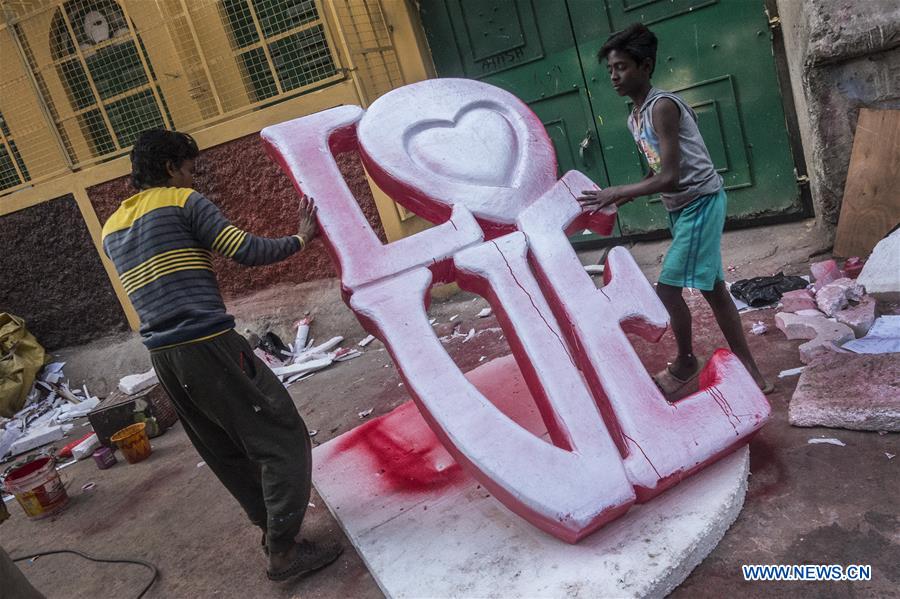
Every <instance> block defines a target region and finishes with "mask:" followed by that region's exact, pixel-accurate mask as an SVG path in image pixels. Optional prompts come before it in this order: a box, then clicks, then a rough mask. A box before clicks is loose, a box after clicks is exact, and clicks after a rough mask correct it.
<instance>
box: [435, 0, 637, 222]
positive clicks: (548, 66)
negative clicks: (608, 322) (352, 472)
mask: <svg viewBox="0 0 900 599" xmlns="http://www.w3.org/2000/svg"><path fill="white" fill-rule="evenodd" d="M536 9H537V10H536ZM420 11H421V15H422V21H423V24H424V26H425V32H426V35H427V37H428V40H429V43H430V45H431V51H432V56H433V58H434V62H435V65H436V67H437V71H438V74H439V75H440V76H442V77H466V78H469V79H478V80H481V81H485V82H487V83H491V84H492V85H496V86H498V87H501V88H503V89H505V90H507V91H510V92H512V93H513V94H515V95H516V96H518V97H519V98H521V99H522V100H523V101H524V102H525V103H527V104H528V106H529V107H530V108H531V109H532V110H533V111H534V112H535V114H537V115H538V117H539V118H540V119H541V121H542V122H543V123H544V126H545V127H546V129H547V133H548V134H549V135H550V139H551V140H553V145H554V146H555V148H556V155H557V160H558V162H559V174H562V173H564V172H566V171H568V170H572V169H575V170H579V171H581V172H583V173H584V174H585V175H587V176H588V177H590V178H591V179H592V180H593V181H595V182H596V183H597V184H598V185H601V186H606V185H608V184H609V181H608V179H607V176H606V167H605V165H604V162H603V155H602V153H601V152H600V150H599V146H598V143H597V140H598V135H599V132H598V130H597V127H596V124H595V122H594V117H593V111H592V109H591V103H590V101H589V99H588V90H587V86H586V84H585V79H584V73H583V71H582V65H581V60H580V58H579V56H578V52H577V51H576V48H575V38H574V36H573V32H572V26H571V24H570V22H569V13H568V10H567V8H566V5H565V3H564V2H544V1H540V0H537V1H535V2H532V0H493V1H485V0H425V1H423V2H422V3H421V8H420ZM614 235H615V236H619V235H620V232H619V231H618V228H617V229H616V231H615V232H614ZM583 237H584V238H585V239H588V238H595V237H596V236H594V235H592V234H589V235H584V236H583Z"/></svg>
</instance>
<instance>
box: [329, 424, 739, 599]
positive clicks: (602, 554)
mask: <svg viewBox="0 0 900 599" xmlns="http://www.w3.org/2000/svg"><path fill="white" fill-rule="evenodd" d="M402 409H403V407H401V408H398V410H402ZM357 430H358V429H357ZM353 434H354V431H350V432H349V433H347V434H346V435H343V436H342V437H338V438H336V439H333V440H332V441H330V442H328V443H326V444H324V445H322V446H320V447H318V448H316V450H315V451H314V452H313V462H314V464H315V465H316V467H315V470H314V474H313V481H314V484H315V486H316V489H317V490H318V492H319V494H320V495H321V496H322V498H323V499H324V501H325V502H326V504H327V505H328V507H329V509H330V510H331V512H332V513H333V514H334V516H335V517H336V518H337V520H338V521H339V522H340V525H341V526H342V527H343V529H344V531H345V532H346V534H347V536H348V537H349V538H350V541H351V542H352V543H353V545H354V547H356V549H357V551H358V552H359V554H360V555H361V556H362V558H363V560H364V561H365V563H366V565H367V566H368V568H369V570H370V572H371V573H372V575H373V577H374V578H375V580H376V581H377V583H378V585H379V586H380V587H381V590H382V591H383V592H384V594H385V595H387V596H388V597H411V598H412V597H415V598H418V597H574V596H579V597H664V596H665V595H666V594H668V593H669V592H671V591H672V590H673V589H674V588H675V587H677V586H678V585H679V584H680V583H681V582H682V581H683V580H684V579H685V578H686V577H687V576H688V574H690V572H691V570H693V569H694V568H695V567H696V566H697V565H698V564H699V563H700V562H701V561H702V560H703V559H704V558H705V557H706V556H707V555H708V554H709V553H710V551H712V549H713V548H714V547H715V546H716V545H717V544H718V542H719V541H720V540H721V539H722V537H723V535H724V534H725V531H726V530H727V529H728V528H729V526H731V524H732V523H733V522H734V520H735V519H736V518H737V516H738V513H739V512H740V510H741V507H742V506H743V503H744V495H745V492H746V490H747V477H748V474H749V465H750V458H749V455H750V453H749V449H748V448H747V447H743V448H741V449H739V450H738V451H736V452H735V453H733V454H731V455H730V456H727V457H725V458H723V459H722V460H721V461H719V462H717V463H716V464H713V465H712V466H710V467H708V468H707V469H705V470H704V471H702V472H700V473H699V474H697V475H695V476H693V477H691V478H690V479H688V480H687V481H685V482H683V483H681V484H680V485H678V486H676V487H675V488H673V489H671V490H669V491H667V492H666V493H664V494H662V495H660V496H659V497H657V498H656V499H654V500H653V501H651V502H650V503H648V504H644V505H639V506H635V507H633V508H632V509H631V510H630V511H629V512H628V513H627V514H626V515H625V516H623V517H622V518H620V519H619V520H616V521H614V522H612V523H611V524H609V525H607V526H605V527H604V528H602V529H600V530H599V531H598V532H596V533H594V534H593V535H591V536H589V537H588V538H586V539H584V540H583V541H581V542H580V543H579V544H577V545H569V544H567V543H564V542H562V541H559V540H557V539H555V538H554V537H551V536H549V535H547V534H545V533H543V532H541V531H540V530H538V529H536V528H535V527H533V526H532V525H530V524H528V523H527V522H526V521H524V520H522V519H521V518H519V517H518V516H516V515H515V514H513V513H512V512H510V511H508V510H507V509H506V508H505V507H503V506H502V505H501V504H500V503H499V502H498V501H496V500H495V499H493V498H492V497H491V496H490V495H489V494H488V493H487V492H485V491H484V489H482V488H481V487H480V486H479V485H478V484H477V483H476V482H475V481H474V480H473V479H471V478H469V477H468V476H467V475H465V473H463V472H459V473H458V476H454V477H452V482H450V483H449V484H447V483H446V482H445V484H443V485H438V487H439V488H417V489H414V490H410V489H406V490H402V489H400V490H393V491H386V488H385V485H384V480H383V479H384V474H383V473H384V470H383V469H379V468H377V466H376V465H373V466H372V467H371V468H360V460H359V459H356V458H355V457H354V455H353V454H354V452H355V450H354V446H353V445H352V444H351V443H350V442H348V439H349V438H350V436H351V435H353ZM344 437H347V438H348V439H344ZM421 457H422V458H423V459H424V458H425V456H421ZM448 457H449V456H448ZM451 464H452V462H451ZM452 467H454V468H455V467H456V466H455V464H454V465H453V466H452ZM367 476H368V478H366V477H367Z"/></svg>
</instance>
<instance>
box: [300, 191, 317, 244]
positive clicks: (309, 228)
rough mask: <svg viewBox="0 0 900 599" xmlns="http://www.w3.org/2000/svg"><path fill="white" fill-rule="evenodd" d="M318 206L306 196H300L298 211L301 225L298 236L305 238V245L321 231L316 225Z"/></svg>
mask: <svg viewBox="0 0 900 599" xmlns="http://www.w3.org/2000/svg"><path fill="white" fill-rule="evenodd" d="M316 210H317V209H316V204H315V203H314V202H313V199H312V198H310V197H307V195H306V194H302V195H301V196H300V208H299V210H298V213H299V217H300V224H299V227H298V228H297V235H299V236H300V237H302V238H303V241H304V243H309V242H310V241H311V240H312V238H313V237H315V236H316V233H317V232H318V230H319V227H318V225H317V224H316Z"/></svg>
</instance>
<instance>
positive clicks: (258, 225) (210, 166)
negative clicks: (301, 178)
mask: <svg viewBox="0 0 900 599" xmlns="http://www.w3.org/2000/svg"><path fill="white" fill-rule="evenodd" d="M338 164H339V166H340V167H341V172H342V173H343V175H344V177H345V178H346V179H347V181H348V184H349V185H350V189H351V191H353V193H354V194H355V195H356V198H357V199H358V200H359V202H360V207H361V208H362V210H363V213H364V214H365V215H366V217H367V218H368V220H369V224H370V225H372V227H373V229H375V232H376V233H377V234H378V236H379V237H380V238H381V239H382V241H384V240H385V236H384V230H383V228H382V226H381V221H380V220H379V218H378V211H377V209H376V207H375V201H374V200H373V198H372V192H371V191H370V189H369V185H368V183H367V181H366V176H365V171H364V170H363V168H362V163H361V162H360V161H359V158H358V157H357V156H356V155H355V154H349V153H348V154H342V155H341V156H340V157H339V159H338ZM197 170H198V172H197V176H196V177H195V179H194V187H195V188H196V189H197V190H198V191H200V192H201V193H203V194H205V195H206V196H207V197H208V198H209V199H210V200H212V201H213V202H215V203H216V205H218V206H219V208H220V209H221V210H222V212H223V213H224V214H225V216H226V217H228V219H229V220H231V221H232V222H233V223H234V225H235V226H237V227H240V228H242V229H244V230H246V231H249V232H250V233H254V234H256V235H263V236H265V237H281V236H283V235H293V234H294V233H296V232H297V201H298V197H297V192H296V191H295V190H294V187H293V185H292V184H291V182H290V180H289V179H288V178H287V176H285V175H284V174H283V173H282V172H281V169H280V168H278V166H277V165H276V164H275V163H274V162H272V160H271V159H269V157H268V156H267V155H266V153H265V151H264V150H263V147H262V144H261V143H260V140H259V134H253V135H248V136H246V137H242V138H239V139H236V140H234V141H230V142H227V143H223V144H221V145H218V146H215V147H212V148H209V149H207V150H204V151H203V152H202V153H201V155H200V158H199V160H198V161H197ZM134 193H135V190H134V189H133V188H132V187H131V185H130V183H129V179H128V177H120V178H118V179H115V180H113V181H109V182H107V183H103V184H100V185H96V186H94V187H90V188H88V196H89V197H90V200H91V204H92V205H93V207H94V210H95V211H96V212H97V216H98V217H99V219H100V222H101V223H103V222H106V219H108V218H109V216H110V215H111V214H112V213H113V212H114V211H115V209H116V208H117V207H118V205H119V203H120V202H121V201H122V200H124V199H125V198H128V197H129V196H131V195H133V194H134ZM316 199H318V200H320V201H323V202H324V201H327V200H328V198H316ZM214 263H215V269H216V273H217V275H218V279H219V287H220V289H221V290H222V294H223V295H224V296H225V297H226V298H234V297H239V296H242V295H246V294H248V293H251V292H254V291H259V290H261V289H265V288H267V287H270V286H272V285H275V284H278V283H302V282H304V281H311V280H314V279H321V278H325V277H333V276H336V272H335V270H334V267H333V265H332V263H331V258H330V257H329V256H328V253H327V252H326V251H325V248H324V247H323V245H322V242H321V241H320V240H315V241H313V242H312V244H311V245H310V246H309V248H307V250H306V251H305V252H301V253H299V254H296V255H294V256H292V257H291V258H288V259H287V260H284V261H282V262H279V263H277V264H272V265H269V266H258V267H253V268H250V267H247V266H242V265H240V264H238V263H236V262H234V261H231V260H227V259H225V258H222V257H221V256H216V257H215V258H214Z"/></svg>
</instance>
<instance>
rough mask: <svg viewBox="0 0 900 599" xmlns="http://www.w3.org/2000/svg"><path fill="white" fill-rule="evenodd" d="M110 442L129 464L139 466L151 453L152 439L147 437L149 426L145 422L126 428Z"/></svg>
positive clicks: (111, 438)
mask: <svg viewBox="0 0 900 599" xmlns="http://www.w3.org/2000/svg"><path fill="white" fill-rule="evenodd" d="M109 440H110V441H112V442H113V443H115V444H116V446H117V447H118V448H119V450H120V451H121V452H122V455H123V456H125V459H126V460H128V463H129V464H137V463H138V462H140V461H142V460H146V459H147V457H149V455H150V452H151V450H150V439H149V437H147V425H146V424H144V423H143V422H138V423H137V424H132V425H131V426H126V427H125V428H123V429H122V430H120V431H119V432H117V433H116V434H114V435H113V436H112V437H110V438H109Z"/></svg>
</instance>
